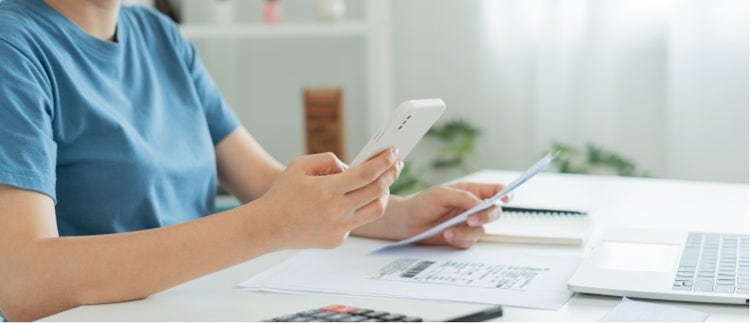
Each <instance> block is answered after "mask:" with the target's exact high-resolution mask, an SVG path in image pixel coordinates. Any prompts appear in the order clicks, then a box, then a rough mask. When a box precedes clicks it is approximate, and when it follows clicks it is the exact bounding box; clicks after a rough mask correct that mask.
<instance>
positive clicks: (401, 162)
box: [398, 160, 404, 170]
mask: <svg viewBox="0 0 750 323" xmlns="http://www.w3.org/2000/svg"><path fill="white" fill-rule="evenodd" d="M398 169H399V170H401V169H404V161H403V160H399V161H398Z"/></svg>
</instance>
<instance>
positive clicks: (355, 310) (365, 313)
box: [266, 305, 503, 322]
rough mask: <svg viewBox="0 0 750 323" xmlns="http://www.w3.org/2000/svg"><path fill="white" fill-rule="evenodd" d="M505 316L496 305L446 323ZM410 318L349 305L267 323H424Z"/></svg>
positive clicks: (414, 317)
mask: <svg viewBox="0 0 750 323" xmlns="http://www.w3.org/2000/svg"><path fill="white" fill-rule="evenodd" d="M502 315H503V307H502V306H500V305H495V306H492V307H490V308H486V309H484V310H481V311H479V312H476V313H471V314H467V315H463V316H459V317H455V318H452V319H449V320H445V322H481V321H486V320H489V319H493V318H496V317H500V316H502ZM422 321H423V320H422V318H421V317H416V316H409V315H404V314H398V313H391V312H387V311H377V310H372V309H369V308H359V307H356V306H348V305H329V306H325V307H321V308H317V309H312V310H307V311H302V312H298V313H294V314H289V315H283V316H279V317H274V318H272V319H270V320H267V321H266V322H422Z"/></svg>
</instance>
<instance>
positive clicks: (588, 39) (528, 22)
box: [394, 0, 748, 182]
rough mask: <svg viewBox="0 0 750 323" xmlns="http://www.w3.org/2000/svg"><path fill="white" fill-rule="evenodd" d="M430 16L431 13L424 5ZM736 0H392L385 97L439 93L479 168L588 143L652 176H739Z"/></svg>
mask: <svg viewBox="0 0 750 323" xmlns="http://www.w3.org/2000/svg"><path fill="white" fill-rule="evenodd" d="M427 8H429V9H427ZM747 13H748V5H747V2H746V1H740V0H722V1H707V0H706V1H704V0H697V1H688V0H682V1H668V0H665V1H658V2H653V1H639V0H633V1H613V0H609V1H599V0H591V1H586V0H566V1H535V0H506V1H492V0H486V1H461V0H443V1H434V0H401V1H396V2H395V3H394V23H395V26H394V30H395V34H394V37H395V38H394V42H395V44H394V50H395V53H394V55H395V59H394V61H395V72H394V73H395V98H396V100H397V101H399V100H403V99H406V98H411V97H425V96H429V97H431V96H437V97H443V98H444V99H445V101H446V102H447V104H448V105H449V111H450V112H449V113H448V115H447V116H448V117H449V118H450V117H460V118H465V119H468V120H470V121H472V122H473V123H475V124H476V125H479V126H480V127H481V128H483V129H484V131H485V133H484V136H483V137H482V139H481V140H480V150H481V154H480V157H481V159H482V160H484V164H485V166H486V167H492V168H508V169H522V168H524V167H526V166H527V165H528V163H530V162H531V161H533V160H534V159H535V158H536V157H537V156H539V155H540V154H541V153H542V152H543V151H545V150H546V149H547V148H548V147H549V145H550V143H551V141H552V140H561V141H564V142H568V143H571V144H575V145H583V143H585V142H593V143H596V144H599V145H602V146H604V147H606V148H609V149H611V150H614V151H616V152H619V153H621V154H623V155H625V156H629V157H632V158H633V159H635V160H636V161H637V163H638V165H639V166H641V168H643V169H644V170H646V171H648V172H649V173H650V174H651V175H653V176H658V177H670V178H679V179H695V180H720V181H741V182H747V180H748V33H747V26H748V20H747Z"/></svg>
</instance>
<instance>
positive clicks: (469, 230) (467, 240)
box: [354, 183, 510, 248]
mask: <svg viewBox="0 0 750 323" xmlns="http://www.w3.org/2000/svg"><path fill="white" fill-rule="evenodd" d="M503 187H504V186H503V185H499V184H478V183H457V184H453V185H448V186H440V187H435V188H432V189H430V190H427V191H425V192H422V193H420V194H417V195H415V196H413V197H411V198H408V199H404V198H400V197H395V196H391V199H390V201H389V203H388V207H387V209H386V212H385V213H386V214H385V216H384V217H383V218H381V219H379V220H378V221H376V222H374V223H371V224H369V225H366V226H363V227H360V228H358V229H357V230H355V231H354V233H355V234H359V235H363V236H369V237H374V238H385V239H391V240H401V239H405V238H408V237H412V236H414V235H416V234H419V233H422V232H424V231H426V230H428V229H430V228H432V227H434V226H436V225H438V224H440V223H443V222H445V221H446V220H448V219H450V218H452V217H454V216H456V215H458V214H459V213H461V212H463V211H465V210H468V209H470V208H472V207H474V206H476V205H477V204H479V203H481V202H482V200H484V199H487V198H490V197H492V196H493V195H495V194H497V193H498V192H500V190H502V189H503ZM503 201H504V202H509V201H510V197H507V196H506V197H504V198H503ZM501 212H502V210H501V209H500V208H499V207H497V206H492V207H490V208H487V209H485V210H483V211H481V212H477V213H475V214H472V215H470V216H469V217H468V218H467V220H466V222H464V223H461V224H458V225H456V226H453V227H450V228H447V229H445V230H444V231H443V232H442V234H439V235H436V236H433V237H430V238H428V239H425V240H422V241H420V242H419V243H422V244H442V245H445V244H447V245H451V246H454V247H458V248H469V247H471V246H473V245H474V244H476V242H477V241H478V240H479V238H481V237H482V235H483V234H484V228H483V227H482V226H483V225H485V224H487V223H490V222H492V221H494V220H496V219H498V218H499V217H500V214H501Z"/></svg>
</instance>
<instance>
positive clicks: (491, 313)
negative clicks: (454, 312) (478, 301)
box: [446, 305, 503, 322]
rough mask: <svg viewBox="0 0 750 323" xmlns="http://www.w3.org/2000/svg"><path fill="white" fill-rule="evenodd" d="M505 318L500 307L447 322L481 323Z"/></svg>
mask: <svg viewBox="0 0 750 323" xmlns="http://www.w3.org/2000/svg"><path fill="white" fill-rule="evenodd" d="M500 316H503V307H502V306H500V305H497V306H493V307H490V308H488V309H484V310H481V311H479V312H475V313H471V314H467V315H463V316H459V317H456V318H452V319H450V320H447V321H446V322H481V321H487V320H490V319H494V318H496V317H500Z"/></svg>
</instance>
